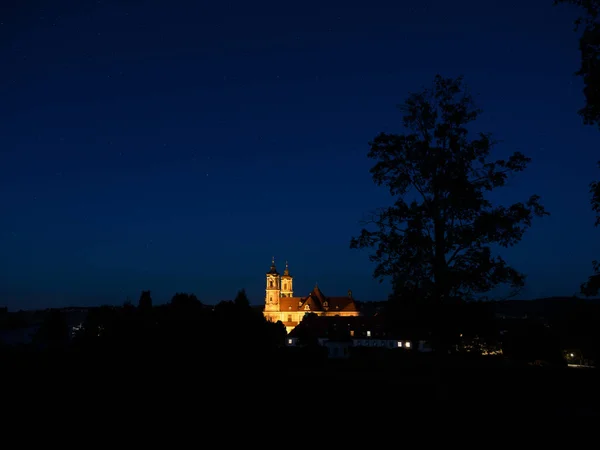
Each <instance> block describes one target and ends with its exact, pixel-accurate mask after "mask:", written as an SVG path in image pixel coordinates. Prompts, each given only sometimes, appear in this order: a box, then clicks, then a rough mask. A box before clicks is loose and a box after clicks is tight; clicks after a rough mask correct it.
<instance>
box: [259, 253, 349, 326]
mask: <svg viewBox="0 0 600 450" xmlns="http://www.w3.org/2000/svg"><path fill="white" fill-rule="evenodd" d="M266 291H267V294H266V296H265V309H264V315H265V317H266V319H267V320H270V321H272V322H277V321H278V320H281V322H283V324H284V325H285V329H286V331H287V332H288V333H289V332H290V331H292V330H293V329H294V328H295V327H296V325H298V324H299V323H300V322H301V321H302V318H303V317H304V315H305V314H307V313H315V314H317V315H319V316H346V317H348V316H358V315H360V313H359V311H358V308H357V306H356V302H355V301H354V299H353V298H352V291H350V290H349V291H348V295H347V296H346V297H326V296H325V295H324V294H323V293H322V292H321V290H320V289H319V287H318V286H315V287H314V289H313V290H312V291H311V292H310V294H308V296H307V297H294V279H293V277H292V276H291V275H290V271H289V268H288V264H287V262H286V264H285V270H284V271H283V275H279V273H278V272H277V269H276V267H275V258H273V261H272V263H271V269H270V270H269V271H268V272H267V286H266Z"/></svg>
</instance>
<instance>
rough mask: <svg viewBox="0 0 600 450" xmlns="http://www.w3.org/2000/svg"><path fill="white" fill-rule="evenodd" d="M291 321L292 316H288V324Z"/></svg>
mask: <svg viewBox="0 0 600 450" xmlns="http://www.w3.org/2000/svg"><path fill="white" fill-rule="evenodd" d="M291 321H292V315H291V314H288V322H291ZM280 342H281V341H280Z"/></svg>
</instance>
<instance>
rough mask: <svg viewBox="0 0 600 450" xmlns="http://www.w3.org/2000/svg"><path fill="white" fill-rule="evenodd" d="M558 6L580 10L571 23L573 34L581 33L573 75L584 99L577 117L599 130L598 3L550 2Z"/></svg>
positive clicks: (579, 0) (599, 0)
mask: <svg viewBox="0 0 600 450" xmlns="http://www.w3.org/2000/svg"><path fill="white" fill-rule="evenodd" d="M560 3H570V4H572V5H575V6H579V7H580V9H581V10H582V15H581V16H580V17H579V18H578V19H577V20H576V21H575V30H576V31H579V30H581V36H580V37H579V51H580V54H581V63H580V66H579V70H577V72H575V74H576V75H578V76H580V77H582V79H583V86H584V87H583V94H584V96H585V105H584V106H583V107H582V108H581V109H580V110H579V114H580V115H581V116H582V117H583V121H584V123H585V124H586V125H597V126H599V127H600V22H599V20H598V19H599V17H600V16H599V14H600V0H555V1H554V4H555V5H556V4H560Z"/></svg>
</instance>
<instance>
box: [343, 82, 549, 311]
mask: <svg viewBox="0 0 600 450" xmlns="http://www.w3.org/2000/svg"><path fill="white" fill-rule="evenodd" d="M401 110H402V111H403V113H404V117H403V125H404V128H405V129H406V133H405V134H388V133H380V134H379V135H378V136H376V137H375V139H374V140H373V141H372V142H371V143H370V151H369V153H368V156H369V158H371V159H374V160H376V161H377V162H376V164H375V165H374V166H373V167H372V168H371V174H372V177H373V180H374V182H375V183H376V184H377V185H379V186H386V187H387V188H388V189H389V192H390V194H391V195H392V197H393V198H394V199H395V201H394V203H393V205H392V206H390V207H386V208H381V209H379V210H377V211H375V212H374V213H373V214H372V217H371V219H370V220H368V221H367V224H366V227H365V228H364V229H363V230H362V231H361V233H360V235H359V236H358V237H354V238H352V240H351V244H350V245H351V248H371V249H373V250H374V251H373V253H372V254H371V255H370V259H371V261H373V262H376V263H377V265H376V268H375V271H374V274H373V275H374V277H375V278H378V279H380V280H381V279H383V278H385V277H391V278H392V281H393V285H394V292H395V293H396V294H402V295H403V296H414V297H417V298H421V299H431V300H437V301H442V300H444V299H447V298H449V297H453V298H457V297H459V298H466V297H471V296H473V295H474V294H477V293H485V292H488V291H490V290H491V289H492V288H494V287H495V286H497V285H498V284H501V283H509V284H510V285H512V286H513V287H515V288H519V287H521V286H523V284H524V275H522V274H521V273H519V272H517V271H516V270H515V269H513V268H512V267H510V266H509V265H508V264H507V263H506V262H505V261H504V260H503V259H502V258H501V257H500V256H493V254H492V250H491V246H492V245H494V244H497V245H500V246H504V247H510V246H512V245H514V244H516V243H517V242H519V241H520V240H521V238H522V236H523V233H524V232H525V231H526V230H527V229H528V228H529V227H530V225H531V223H532V219H533V217H534V216H544V215H546V214H547V212H546V211H545V210H544V208H543V206H542V205H541V204H540V202H539V197H538V196H537V195H533V196H531V197H530V198H529V199H528V200H526V201H525V202H521V203H515V204H513V205H511V206H508V207H505V206H494V205H493V204H492V203H491V201H490V200H489V199H488V198H487V194H488V193H489V192H491V191H493V190H495V189H496V188H499V187H502V186H504V185H505V184H506V182H507V180H508V177H509V176H510V175H511V174H513V173H516V172H521V171H522V170H524V169H525V167H526V166H527V163H528V162H529V161H530V160H529V158H527V157H525V156H524V155H523V154H522V153H519V152H516V153H514V154H512V155H511V156H510V157H509V158H508V159H498V160H495V161H492V160H490V152H491V150H492V148H493V146H494V141H493V140H492V137H491V135H490V134H489V133H479V134H478V135H477V136H476V137H475V138H474V139H469V132H468V128H467V127H468V125H469V124H470V123H471V122H473V121H474V120H475V119H476V118H477V117H478V115H479V114H480V113H481V111H480V110H479V109H478V108H477V107H476V106H475V104H474V101H473V98H472V95H471V94H470V93H469V92H468V90H467V89H466V88H465V86H464V85H463V80H462V77H459V78H457V79H447V78H443V77H441V76H440V75H437V76H436V77H435V79H434V83H433V86H432V87H431V88H428V89H424V90H423V91H422V92H418V93H412V94H410V95H409V96H408V98H407V100H406V101H405V103H404V104H403V105H402V106H401Z"/></svg>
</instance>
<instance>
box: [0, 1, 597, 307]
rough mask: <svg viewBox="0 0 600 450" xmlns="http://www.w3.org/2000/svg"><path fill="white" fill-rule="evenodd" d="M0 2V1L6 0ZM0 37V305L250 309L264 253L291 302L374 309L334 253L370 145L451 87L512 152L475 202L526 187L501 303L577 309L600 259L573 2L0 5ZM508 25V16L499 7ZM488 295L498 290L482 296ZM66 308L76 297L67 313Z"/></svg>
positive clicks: (517, 195)
mask: <svg viewBox="0 0 600 450" xmlns="http://www.w3.org/2000/svg"><path fill="white" fill-rule="evenodd" d="M9 3H11V2H10V1H9ZM12 3H13V4H10V5H8V6H7V7H6V8H7V9H6V11H5V13H4V14H3V16H2V23H0V37H1V38H2V40H1V42H3V45H2V46H1V47H0V52H1V54H2V56H3V57H4V59H5V60H6V61H8V69H7V70H5V71H3V72H1V73H0V94H1V95H2V98H3V99H4V102H3V104H2V105H0V118H1V119H2V120H0V214H1V216H0V306H7V307H8V308H9V310H11V311H12V310H18V309H36V308H38V307H63V306H66V305H69V304H73V303H75V302H79V301H82V302H83V304H84V305H86V304H87V306H97V303H98V302H100V301H101V302H102V303H103V304H114V305H119V304H122V303H123V302H124V301H126V300H127V299H130V301H131V302H132V303H134V304H136V303H137V300H138V298H139V295H140V292H141V291H142V290H150V291H151V292H152V296H153V299H154V300H155V302H158V303H162V301H163V299H164V301H165V302H166V301H169V300H170V298H171V297H172V296H173V295H174V294H175V293H176V292H188V293H194V294H195V295H196V296H197V297H198V299H200V300H201V301H202V302H203V303H206V304H216V303H218V302H219V301H221V300H222V299H233V298H234V296H235V294H236V293H237V291H238V290H240V289H242V288H244V289H246V292H247V294H248V297H249V299H250V301H251V303H252V304H260V303H261V302H262V301H263V300H264V285H265V277H264V275H265V273H266V272H267V271H268V268H269V265H270V261H271V257H272V255H273V254H274V255H275V257H276V262H277V266H278V269H282V268H283V264H284V261H286V260H288V261H289V264H290V271H291V273H292V275H293V276H294V280H295V293H296V292H297V293H298V295H299V296H305V295H306V294H307V293H308V292H310V290H311V289H312V287H313V286H314V285H315V283H318V284H319V286H320V287H321V286H322V289H323V292H324V294H325V295H330V296H336V295H345V293H346V292H347V290H348V289H351V290H352V292H353V295H354V297H355V298H356V299H357V300H359V301H382V300H385V299H386V298H387V296H388V294H389V293H390V283H389V282H388V281H385V282H383V283H379V282H378V281H376V280H373V278H372V272H373V269H374V265H373V264H372V263H370V262H369V259H368V253H367V252H365V251H358V250H351V249H350V239H351V237H352V236H356V235H357V234H358V233H359V232H360V228H361V226H360V221H361V220H362V219H363V218H364V217H365V214H367V213H368V212H369V211H371V210H373V209H375V208H377V207H380V206H386V205H389V204H391V202H392V200H391V197H390V196H389V195H388V193H387V192H386V190H385V189H384V188H380V187H377V186H375V184H374V183H373V182H372V180H371V176H370V174H369V169H370V168H371V166H372V165H373V162H372V161H370V160H368V159H367V156H366V155H367V152H368V147H369V146H368V143H369V141H370V140H372V139H373V138H374V137H375V136H376V135H377V134H378V133H379V132H381V131H386V132H402V127H401V119H402V117H401V114H400V113H399V112H398V110H397V105H398V104H401V103H402V102H403V101H404V100H405V99H406V97H407V95H408V94H409V93H411V92H415V91H418V90H420V89H422V88H423V87H424V86H428V85H429V84H430V83H431V81H432V79H433V76H434V75H435V74H437V73H439V74H441V75H443V76H452V77H454V76H458V75H464V80H465V83H466V84H467V86H469V87H470V88H471V90H472V91H473V92H474V93H475V94H476V100H477V102H478V104H479V105H480V106H481V108H482V109H483V114H482V115H481V116H480V118H478V119H477V120H476V122H475V123H474V129H475V130H476V131H490V132H492V133H493V135H494V137H495V138H496V139H499V140H500V141H501V143H500V144H499V145H498V147H497V150H496V151H495V152H494V155H498V156H504V155H506V154H508V153H512V152H514V151H523V153H524V154H525V155H526V156H529V157H531V158H532V162H531V164H530V165H529V166H528V167H527V169H526V170H525V171H524V172H522V173H519V174H517V176H516V177H515V178H514V179H511V180H510V182H509V184H508V185H507V186H506V187H504V188H502V189H500V190H499V191H498V192H497V193H496V192H494V194H493V196H491V198H492V199H493V200H494V201H496V202H498V203H500V204H505V205H506V204H509V203H513V202H516V201H525V200H526V199H527V198H528V197H529V195H532V194H539V195H540V196H541V201H542V203H543V205H544V206H545V207H546V208H547V210H548V211H549V212H550V214H551V215H550V216H549V217H544V218H541V219H535V220H534V221H533V225H532V227H531V229H530V230H528V231H527V232H526V233H525V235H524V238H523V240H522V241H521V242H520V243H519V244H517V245H516V246H515V247H513V248H510V249H501V250H499V251H498V253H499V254H500V255H502V256H503V257H504V258H505V259H506V260H507V262H508V263H509V264H510V265H512V266H514V267H515V268H516V269H517V270H519V271H521V272H523V273H525V274H526V275H527V281H526V286H525V288H524V289H523V291H522V292H521V294H520V295H519V297H520V299H523V300H531V299H537V298H544V297H549V296H559V297H561V296H567V297H568V296H573V295H579V286H580V285H581V283H583V282H585V281H586V280H587V278H588V276H589V275H591V273H592V261H593V260H595V259H597V255H598V254H600V239H598V237H599V236H600V234H599V233H600V230H599V229H597V228H595V227H594V220H595V219H594V213H593V211H592V210H591V207H590V202H589V193H588V191H589V183H590V182H592V181H593V180H595V179H598V178H600V177H599V176H598V175H599V171H598V169H597V165H596V162H597V159H598V157H597V152H596V151H595V149H596V148H597V146H598V144H600V133H599V132H598V129H596V128H595V127H592V126H585V125H583V122H582V119H581V117H580V116H579V115H578V114H577V111H578V110H579V109H580V108H581V107H582V106H583V105H584V96H583V93H582V88H583V83H582V81H581V79H580V77H577V76H576V75H574V72H575V71H576V70H577V69H578V68H579V64H580V53H579V50H578V45H579V35H578V34H577V33H575V32H574V31H573V21H574V19H575V18H576V16H577V13H578V10H577V9H576V8H575V7H572V6H570V5H559V6H553V5H552V0H532V1H530V2H528V3H527V4H526V5H523V4H522V3H521V2H517V1H516V0H511V1H509V2H503V3H501V4H481V2H477V1H475V0H460V1H458V2H454V3H452V4H449V3H448V2H443V1H441V0H428V1H425V2H421V3H419V4H417V3H414V4H405V5H403V4H399V2H394V1H391V0H378V1H376V2H374V3H372V4H371V5H370V8H369V9H365V8H364V4H363V3H359V2H352V1H350V2H343V3H342V2H338V1H337V0H336V1H332V2H330V3H328V4H327V5H323V4H322V2H314V1H308V2H305V4H303V7H302V8H303V9H302V10H297V8H296V7H294V6H292V5H286V4H280V3H277V2H273V1H263V2H258V3H255V4H252V5H250V4H247V3H246V2H232V3H230V4H228V5H217V4H215V5H199V4H197V2H181V5H180V7H179V8H177V9H176V8H172V7H169V6H168V5H166V4H164V3H160V2H159V3H153V4H150V5H147V4H141V3H140V2H127V3H124V2H117V1H116V0H108V1H104V2H96V1H92V0H83V1H79V2H75V1H69V0H57V1H56V2H52V4H51V5H48V4H43V3H41V2H37V3H35V2H34V3H32V4H30V5H27V6H25V5H23V4H19V3H20V2H17V1H14V2H12ZM515 11H517V12H518V13H517V14H515ZM498 292H499V294H498V296H502V289H500V290H499V291H498ZM78 299H79V300H78Z"/></svg>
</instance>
